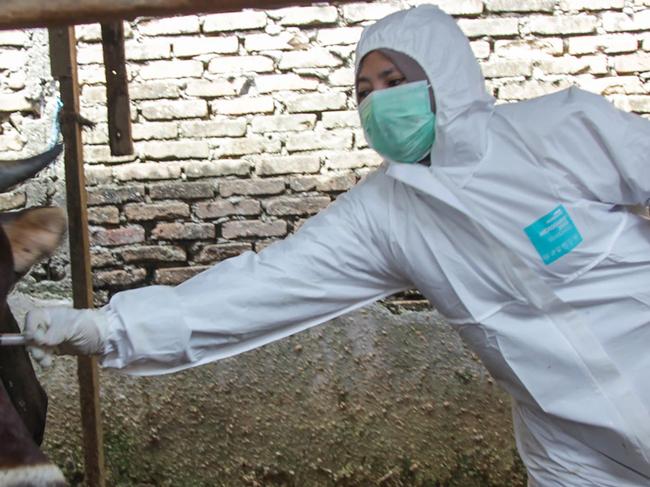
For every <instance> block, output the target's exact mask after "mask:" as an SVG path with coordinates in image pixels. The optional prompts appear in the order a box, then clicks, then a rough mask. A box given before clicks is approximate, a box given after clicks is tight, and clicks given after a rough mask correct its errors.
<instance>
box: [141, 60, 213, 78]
mask: <svg viewBox="0 0 650 487" xmlns="http://www.w3.org/2000/svg"><path fill="white" fill-rule="evenodd" d="M138 74H139V76H140V78H141V79H143V80H155V79H183V78H200V77H201V76H203V63H202V62H200V61H179V60H174V61H152V62H150V63H149V64H147V65H146V66H142V67H141V68H140V70H139V71H138Z"/></svg>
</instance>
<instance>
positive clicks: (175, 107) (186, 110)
mask: <svg viewBox="0 0 650 487" xmlns="http://www.w3.org/2000/svg"><path fill="white" fill-rule="evenodd" d="M141 110H142V116H143V117H144V118H145V119H146V120H175V119H178V118H200V117H207V115H208V104H207V102H206V101H204V100H170V101H166V102H165V103H159V102H157V101H155V102H154V101H146V102H143V103H142V104H141Z"/></svg>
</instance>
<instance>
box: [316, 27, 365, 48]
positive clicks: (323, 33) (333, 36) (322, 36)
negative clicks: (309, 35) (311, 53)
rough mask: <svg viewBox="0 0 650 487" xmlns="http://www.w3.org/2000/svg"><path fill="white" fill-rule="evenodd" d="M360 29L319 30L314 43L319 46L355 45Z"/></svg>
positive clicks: (359, 35) (361, 29)
mask: <svg viewBox="0 0 650 487" xmlns="http://www.w3.org/2000/svg"><path fill="white" fill-rule="evenodd" d="M362 31H363V28H362V27H337V28H334V29H319V30H318V33H317V34H316V41H317V42H318V44H320V45H321V46H335V45H336V46H340V45H341V44H356V43H357V42H358V41H359V38H360V37H361V32H362Z"/></svg>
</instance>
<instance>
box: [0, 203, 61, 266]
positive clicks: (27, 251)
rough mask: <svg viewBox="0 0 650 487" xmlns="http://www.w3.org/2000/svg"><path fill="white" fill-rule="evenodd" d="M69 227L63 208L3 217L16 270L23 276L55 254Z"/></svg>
mask: <svg viewBox="0 0 650 487" xmlns="http://www.w3.org/2000/svg"><path fill="white" fill-rule="evenodd" d="M9 215H10V216H9ZM66 224H67V220H66V215H65V211H63V210H62V209H61V208H31V209H29V210H24V211H20V212H16V213H5V214H4V215H2V218H1V219H0V225H2V229H3V230H4V232H5V234H6V235H7V238H8V239H9V243H10V244H11V253H12V254H13V258H14V271H15V272H17V273H18V274H24V273H25V272H27V271H28V270H29V268H30V267H31V266H33V265H34V264H35V263H36V262H38V261H39V260H41V259H44V258H46V257H49V256H50V255H52V254H53V253H54V251H55V250H56V248H57V247H58V246H59V245H60V244H61V240H62V239H63V235H64V234H65V229H66Z"/></svg>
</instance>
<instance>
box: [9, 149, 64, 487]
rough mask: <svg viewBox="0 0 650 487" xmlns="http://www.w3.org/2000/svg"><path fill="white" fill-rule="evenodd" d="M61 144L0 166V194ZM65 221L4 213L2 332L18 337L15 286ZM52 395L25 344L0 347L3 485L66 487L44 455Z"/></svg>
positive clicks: (44, 214) (52, 244)
mask: <svg viewBox="0 0 650 487" xmlns="http://www.w3.org/2000/svg"><path fill="white" fill-rule="evenodd" d="M61 149H62V147H61V146H60V145H57V146H55V147H53V148H52V149H50V150H49V151H47V152H45V153H43V154H40V155H38V156H35V157H32V158H29V159H24V160H20V161H11V162H0V192H2V191H6V190H7V189H8V188H9V187H11V186H13V185H15V184H18V183H20V182H22V181H24V180H25V179H27V178H28V177H31V176H33V175H34V174H36V173H37V172H38V171H40V170H41V169H42V168H44V167H45V166H47V165H48V164H49V163H50V162H52V161H54V160H55V159H56V157H57V156H58V155H59V154H60V153H61ZM65 228H66V218H65V213H64V212H63V210H61V209H59V208H30V209H27V210H23V211H18V212H11V213H2V214H0V333H19V332H20V329H19V327H18V324H17V323H16V320H15V318H14V317H13V315H12V314H11V310H10V309H9V307H8V306H7V295H8V293H9V291H10V290H11V288H12V287H13V285H14V284H15V282H16V281H17V280H18V279H19V278H20V277H21V276H22V275H23V274H25V273H26V272H27V271H28V270H29V268H30V267H31V266H32V265H33V264H35V263H36V262H37V261H39V260H40V259H41V258H43V257H47V256H49V255H51V254H52V253H53V252H54V250H56V248H57V247H58V245H59V244H60V243H61V239H62V237H63V234H64V232H65ZM46 412H47V396H46V394H45V392H44V391H43V388H42V387H41V385H40V384H39V382H38V379H37V378H36V375H35V373H34V369H33V367H32V364H31V361H30V359H29V356H28V354H27V352H26V350H25V348H24V347H22V346H13V347H7V346H4V347H0V486H2V487H46V486H47V487H55V486H63V485H65V480H64V478H63V475H62V474H61V472H60V470H59V469H58V468H57V467H56V466H55V465H53V464H52V463H51V462H50V461H49V460H48V459H47V457H46V456H45V455H44V454H43V453H42V452H41V451H40V449H39V448H38V445H40V443H41V441H42V440H43V431H44V429H45V417H46Z"/></svg>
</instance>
